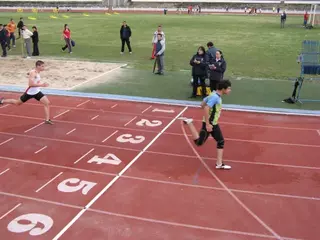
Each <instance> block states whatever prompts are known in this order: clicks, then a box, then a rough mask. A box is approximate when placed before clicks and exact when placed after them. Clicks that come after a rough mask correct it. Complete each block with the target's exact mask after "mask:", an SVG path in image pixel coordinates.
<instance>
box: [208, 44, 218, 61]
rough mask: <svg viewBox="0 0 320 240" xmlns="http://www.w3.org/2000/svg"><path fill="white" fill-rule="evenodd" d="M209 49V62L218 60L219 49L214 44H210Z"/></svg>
mask: <svg viewBox="0 0 320 240" xmlns="http://www.w3.org/2000/svg"><path fill="white" fill-rule="evenodd" d="M207 47H208V51H207V60H208V62H210V61H211V60H212V59H215V58H216V52H217V51H218V49H217V48H216V47H215V46H214V45H213V42H208V43H207Z"/></svg>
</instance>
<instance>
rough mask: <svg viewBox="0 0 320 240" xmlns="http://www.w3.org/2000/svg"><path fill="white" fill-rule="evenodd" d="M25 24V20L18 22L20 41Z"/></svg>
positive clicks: (21, 19)
mask: <svg viewBox="0 0 320 240" xmlns="http://www.w3.org/2000/svg"><path fill="white" fill-rule="evenodd" d="M23 25H24V23H23V18H22V17H21V18H20V21H19V22H18V25H17V28H18V33H19V37H18V38H17V39H19V38H20V37H21V33H22V27H23Z"/></svg>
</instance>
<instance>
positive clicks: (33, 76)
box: [29, 71, 49, 87]
mask: <svg viewBox="0 0 320 240" xmlns="http://www.w3.org/2000/svg"><path fill="white" fill-rule="evenodd" d="M35 77H36V71H31V72H30V73H29V87H48V86H49V84H48V83H45V82H44V83H42V82H40V83H34V82H33V79H34V78H35Z"/></svg>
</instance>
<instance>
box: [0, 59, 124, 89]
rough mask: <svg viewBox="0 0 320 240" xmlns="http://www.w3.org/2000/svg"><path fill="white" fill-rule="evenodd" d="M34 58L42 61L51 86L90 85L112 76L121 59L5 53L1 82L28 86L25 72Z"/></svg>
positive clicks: (109, 78)
mask: <svg viewBox="0 0 320 240" xmlns="http://www.w3.org/2000/svg"><path fill="white" fill-rule="evenodd" d="M37 60H42V61H44V63H45V70H44V71H43V72H42V73H41V80H42V81H44V82H48V83H49V85H50V86H49V88H51V89H64V90H73V89H75V88H77V87H83V86H85V85H88V86H91V85H94V84H98V83H101V82H102V81H103V82H105V81H108V80H112V79H114V78H115V75H117V74H116V71H117V70H119V69H120V68H121V67H123V66H125V64H123V63H103V62H90V61H77V60H66V59H51V58H45V57H43V58H42V57H39V58H32V59H24V58H21V57H10V58H9V57H8V58H5V59H1V61H0V64H1V67H0V68H1V69H2V70H1V76H0V85H13V86H25V87H27V86H28V72H29V71H30V70H31V69H33V68H34V67H35V63H36V61H37Z"/></svg>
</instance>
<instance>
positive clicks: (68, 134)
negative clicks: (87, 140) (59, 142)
mask: <svg viewBox="0 0 320 240" xmlns="http://www.w3.org/2000/svg"><path fill="white" fill-rule="evenodd" d="M75 130H76V128H74V129H72V130H71V131H69V132H67V133H66V135H69V134H70V133H72V132H74V131H75Z"/></svg>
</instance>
